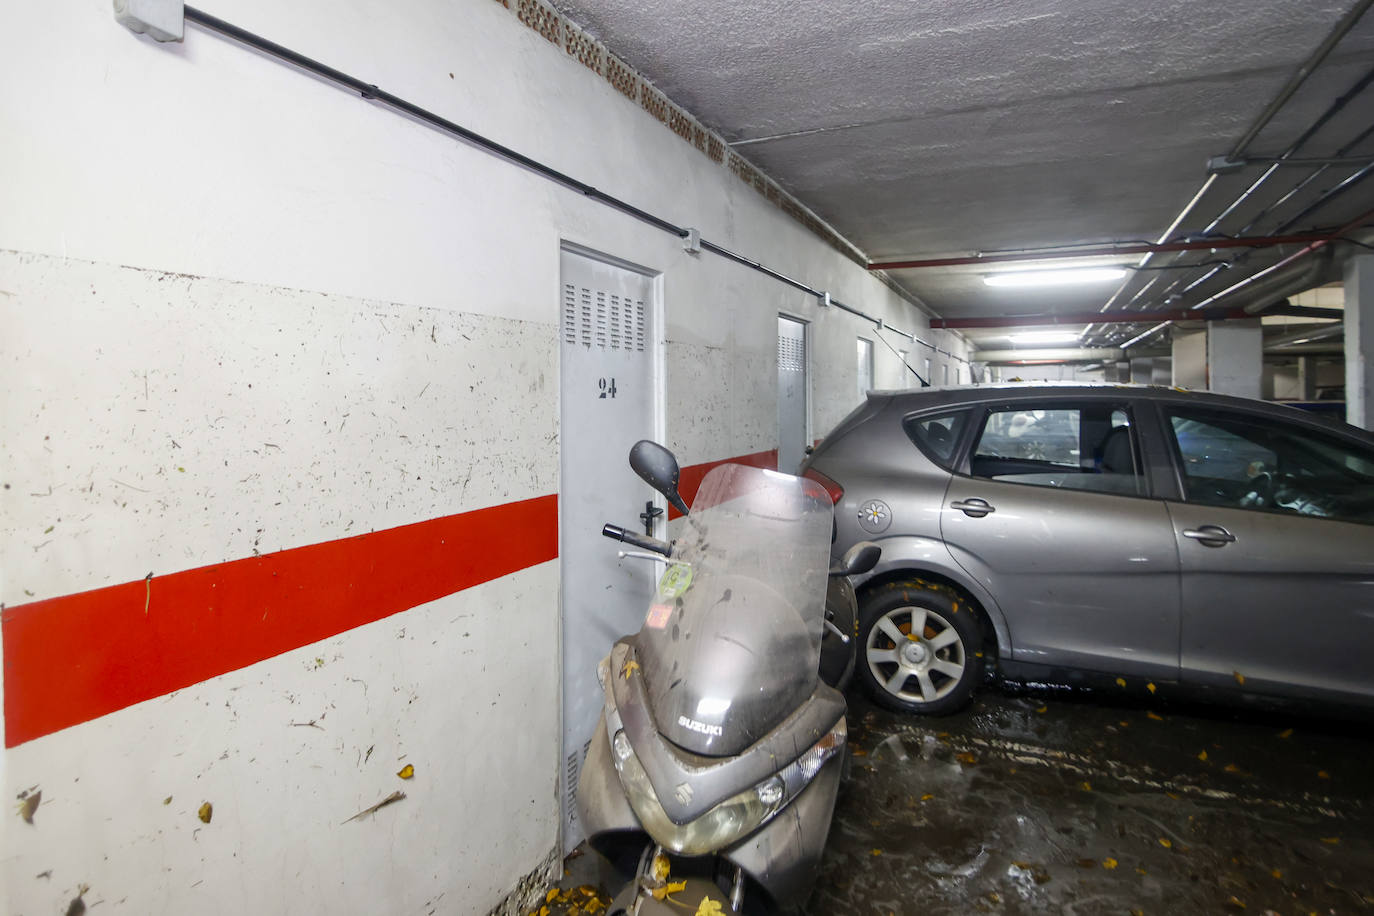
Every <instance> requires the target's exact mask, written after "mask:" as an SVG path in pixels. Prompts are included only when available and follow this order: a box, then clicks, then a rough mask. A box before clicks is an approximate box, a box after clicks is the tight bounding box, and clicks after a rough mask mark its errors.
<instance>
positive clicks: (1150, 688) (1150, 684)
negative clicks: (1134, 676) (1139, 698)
mask: <svg viewBox="0 0 1374 916" xmlns="http://www.w3.org/2000/svg"><path fill="white" fill-rule="evenodd" d="M1145 689H1146V690H1148V691H1150V693H1154V692H1155V685H1154V681H1151V682H1150V683H1148V684H1146V685H1145Z"/></svg>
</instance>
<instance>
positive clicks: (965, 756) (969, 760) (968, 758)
mask: <svg viewBox="0 0 1374 916" xmlns="http://www.w3.org/2000/svg"><path fill="white" fill-rule="evenodd" d="M954 759H955V760H957V761H959V762H960V763H963V764H967V765H968V766H973V765H974V764H975V763H977V762H978V758H977V757H975V756H973V754H971V753H969V752H968V751H964V752H963V753H962V754H955V755H954Z"/></svg>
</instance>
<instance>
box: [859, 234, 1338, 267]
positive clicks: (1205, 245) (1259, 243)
mask: <svg viewBox="0 0 1374 916" xmlns="http://www.w3.org/2000/svg"><path fill="white" fill-rule="evenodd" d="M1338 238H1340V235H1339V234H1335V235H1313V234H1311V233H1308V234H1305V235H1255V236H1246V237H1244V238H1236V239H1224V238H1223V239H1203V240H1201V241H1193V242H1163V243H1161V244H1143V243H1142V244H1134V245H1102V246H1100V247H1097V248H1073V249H1060V250H1057V251H1056V250H1040V251H1028V252H1023V253H1020V254H1016V253H1006V254H987V255H976V254H975V255H967V256H964V257H957V258H925V259H923V260H916V261H872V262H870V263H869V265H868V269H869V270H906V269H908V268H916V267H966V266H968V265H971V264H1002V263H1006V262H1010V261H1054V260H1068V259H1072V258H1101V257H1110V256H1112V255H1124V254H1158V253H1161V252H1168V251H1210V250H1212V249H1215V248H1269V247H1272V246H1274V245H1299V244H1302V245H1305V244H1308V243H1312V242H1323V243H1325V242H1333V241H1336V240H1337V239H1338Z"/></svg>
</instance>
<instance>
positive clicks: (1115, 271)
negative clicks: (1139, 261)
mask: <svg viewBox="0 0 1374 916" xmlns="http://www.w3.org/2000/svg"><path fill="white" fill-rule="evenodd" d="M1124 276H1126V269H1125V268H1124V267H1072V268H1068V269H1067V270H1065V269H1059V270H1022V271H1016V272H1014V273H1004V274H988V275H987V276H986V277H984V278H983V282H984V283H986V284H987V285H988V286H1068V285H1071V284H1075V283H1103V282H1105V281H1107V280H1120V279H1121V278H1122V277H1124Z"/></svg>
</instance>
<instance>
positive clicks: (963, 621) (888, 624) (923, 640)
mask: <svg viewBox="0 0 1374 916" xmlns="http://www.w3.org/2000/svg"><path fill="white" fill-rule="evenodd" d="M914 628H919V631H920V635H919V636H918V637H916V638H913V637H912V635H911V634H912V632H913V629H914ZM858 656H859V658H858V664H857V665H856V666H855V667H856V668H857V669H858V673H859V680H860V681H862V682H863V685H864V688H865V689H866V690H867V692H868V694H869V695H870V696H871V697H873V699H874V700H875V701H876V702H877V703H878V704H879V705H881V706H886V707H887V708H888V709H895V710H897V711H899V712H910V713H916V714H918V715H927V716H942V715H947V714H949V713H952V712H955V711H957V710H959V709H962V708H963V707H965V706H967V705H968V703H969V701H970V700H971V699H972V698H973V690H974V688H975V687H976V686H977V685H978V682H979V681H980V680H981V679H982V676H983V635H982V630H981V628H980V627H979V625H978V620H977V618H976V616H975V614H974V611H973V608H972V607H971V606H970V605H969V603H968V601H967V600H966V599H965V598H963V597H962V596H960V595H959V594H958V593H957V592H955V591H954V590H953V589H951V588H949V587H948V586H945V585H940V584H938V583H933V582H925V581H921V580H912V581H907V582H893V583H889V584H887V585H883V586H880V587H878V588H877V589H876V590H874V591H871V592H869V593H868V594H866V595H865V596H864V598H863V600H862V602H861V603H860V605H859V645H858Z"/></svg>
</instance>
